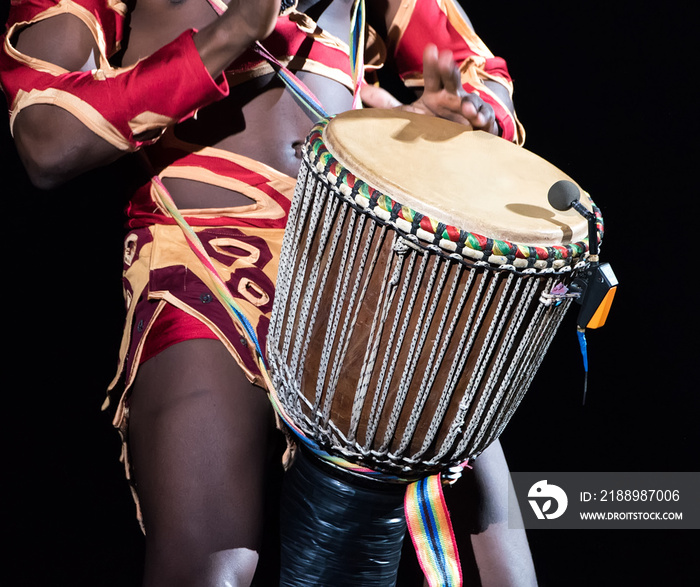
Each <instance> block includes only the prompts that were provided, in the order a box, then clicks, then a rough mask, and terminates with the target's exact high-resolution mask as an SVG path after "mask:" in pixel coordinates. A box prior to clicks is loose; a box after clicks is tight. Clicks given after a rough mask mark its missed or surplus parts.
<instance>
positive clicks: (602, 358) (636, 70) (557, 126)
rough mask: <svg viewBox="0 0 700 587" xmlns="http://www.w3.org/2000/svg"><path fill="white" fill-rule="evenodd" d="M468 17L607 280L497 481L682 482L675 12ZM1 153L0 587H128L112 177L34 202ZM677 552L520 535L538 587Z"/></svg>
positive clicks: (686, 138)
mask: <svg viewBox="0 0 700 587" xmlns="http://www.w3.org/2000/svg"><path fill="white" fill-rule="evenodd" d="M6 2H7V0H5V3H6ZM473 4H474V6H470V5H469V4H467V5H466V8H467V11H468V13H469V15H470V17H471V19H472V21H473V23H474V24H475V26H476V28H477V32H479V34H480V35H481V37H482V38H483V39H484V40H485V41H486V42H487V44H488V45H489V46H490V48H491V49H492V50H493V51H494V53H496V54H498V55H501V56H504V57H506V58H507V60H508V63H509V67H510V71H511V74H512V75H513V77H514V79H515V84H516V94H515V100H516V106H517V109H518V112H519V116H520V118H521V120H522V122H523V123H524V124H525V127H526V129H527V132H528V135H527V142H526V147H527V148H528V149H530V150H532V151H534V152H535V153H537V154H539V155H541V156H543V157H544V158H545V159H547V160H549V161H550V162H552V163H554V164H555V165H557V166H558V167H560V168H561V169H563V170H564V171H565V172H567V173H568V174H569V175H571V176H572V177H573V178H575V179H576V180H577V181H578V183H580V184H581V185H582V186H583V187H584V188H585V189H586V190H587V191H588V192H589V193H590V194H591V195H592V197H593V199H594V200H595V201H596V203H597V204H598V205H599V206H600V208H601V209H602V212H603V216H604V218H605V224H606V234H605V238H604V243H603V248H602V256H603V260H604V261H608V262H610V263H611V264H612V266H613V268H614V270H615V273H616V275H617V277H618V279H619V281H620V286H619V288H618V293H617V296H616V299H615V303H614V305H613V309H612V313H611V315H610V318H609V320H608V323H607V324H606V326H605V327H604V328H602V329H600V330H598V331H594V332H589V335H588V343H589V356H590V359H589V360H590V377H589V395H588V401H587V404H586V405H585V406H582V405H581V394H582V368H581V358H580V354H579V350H578V344H577V341H576V336H575V326H574V318H575V315H574V313H570V315H569V316H568V317H567V319H566V322H565V324H564V326H563V327H562V329H561V330H560V332H559V334H558V335H557V338H556V339H555V342H554V345H553V348H552V349H551V351H550V353H549V354H548V356H547V358H546V360H545V362H544V365H543V367H542V369H541V371H540V373H539V374H538V376H537V377H536V379H535V382H534V384H533V386H532V388H531V391H530V392H529V394H528V396H527V397H526V398H525V401H524V402H523V404H522V406H521V407H520V409H519V411H518V413H517V414H516V415H515V417H514V418H513V420H512V421H511V424H510V425H509V428H508V429H507V430H506V432H505V433H504V435H503V437H502V443H503V446H504V448H505V451H506V455H507V457H508V459H509V462H510V466H511V469H512V470H514V471H660V472H663V471H697V470H698V456H697V450H698V447H699V443H698V432H697V428H698V427H697V424H696V418H697V415H698V400H697V389H698V384H697V382H696V379H695V364H694V360H696V357H697V353H696V352H695V350H696V348H697V342H696V340H695V334H696V332H697V319H696V307H695V295H694V294H696V292H697V287H696V286H695V285H693V284H694V283H695V281H693V280H692V276H693V275H694V274H695V273H696V272H697V264H698V261H697V253H696V250H697V245H696V243H695V239H696V238H697V236H696V235H695V234H694V231H693V229H694V227H695V224H696V222H697V205H696V201H695V200H696V198H697V195H698V189H697V185H696V183H695V169H696V164H697V155H698V150H697V132H698V127H697V124H696V120H697V109H696V104H695V102H694V101H692V95H693V92H692V91H691V90H692V87H693V85H692V80H693V77H694V72H695V71H696V70H697V64H696V62H695V58H696V57H697V56H698V47H697V42H696V39H695V37H694V36H693V35H692V31H691V22H692V19H691V15H690V8H689V6H690V5H691V4H692V3H688V4H683V5H682V4H681V3H680V2H672V3H666V4H664V5H661V4H658V5H652V4H646V5H644V4H643V3H639V2H635V3H632V2H616V3H611V2H605V3H604V2H587V3H585V4H583V3H564V2H552V1H546V2H537V3H507V2H490V3H483V5H482V4H481V3H473ZM682 6H683V7H682ZM685 6H688V8H685ZM6 10H7V6H6V4H5V5H3V7H2V11H3V12H2V14H0V16H2V20H3V22H4V20H5V14H6ZM1 145H2V146H1V148H2V159H1V161H2V163H1V165H2V170H3V177H4V180H3V184H2V185H3V187H0V193H1V194H2V196H3V197H2V203H3V210H4V214H3V220H4V226H5V231H6V233H5V235H6V236H5V239H4V242H5V251H6V261H5V263H6V273H5V275H6V281H5V282H4V283H5V285H4V287H3V290H4V304H3V306H4V308H5V311H4V321H3V322H4V326H5V328H4V334H5V338H6V340H7V341H8V344H7V347H9V348H10V352H9V353H4V357H5V360H4V361H3V364H4V371H5V377H4V378H3V379H4V384H3V392H2V396H3V400H4V401H3V403H2V414H3V426H2V429H3V447H4V457H5V458H4V459H3V465H2V470H3V473H2V478H3V483H2V493H3V497H2V502H3V507H2V516H3V518H2V527H3V528H2V530H3V535H4V536H5V537H6V544H5V546H4V548H3V551H4V552H3V557H2V558H3V564H2V565H0V581H1V582H2V583H3V584H5V585H29V586H38V585H48V586H64V585H65V586H69V585H70V586H73V587H82V586H95V585H103V586H105V587H107V586H133V585H137V584H138V577H139V574H140V564H141V556H142V537H141V534H140V531H139V529H138V527H137V525H136V523H135V521H134V515H133V514H134V512H133V505H132V502H131V497H130V495H129V491H128V489H127V487H126V484H125V483H124V480H123V474H122V470H121V466H120V464H119V462H118V460H117V457H118V453H119V441H118V439H117V436H116V433H115V432H114V431H113V430H112V429H111V426H110V422H109V418H108V417H107V416H106V415H105V414H102V413H101V412H100V404H101V403H102V399H103V397H104V389H105V387H106V385H107V384H108V383H109V381H110V379H111V377H112V373H113V371H114V369H115V367H116V355H117V349H118V344H119V333H120V331H121V321H122V310H121V307H122V301H121V289H120V288H121V286H120V282H119V273H120V269H121V260H120V256H121V231H122V220H123V217H122V208H123V205H124V200H123V196H122V195H121V194H123V193H124V188H125V187H128V181H129V176H128V174H127V173H125V171H126V165H124V164H123V163H121V164H117V165H116V166H115V171H116V172H115V173H114V174H109V175H107V174H103V173H91V174H87V175H86V176H84V177H81V178H80V179H79V180H77V181H74V182H72V183H71V184H70V185H67V186H65V187H63V188H61V189H59V190H55V191H52V192H40V191H38V190H36V189H34V188H32V187H31V185H30V184H29V183H28V181H27V179H26V177H25V175H24V172H23V170H22V169H21V165H20V163H19V161H18V159H17V156H16V153H15V151H14V147H13V145H12V142H11V139H10V137H9V131H8V130H7V127H6V126H3V130H2V143H1ZM691 281H693V282H692V283H691ZM697 538H698V533H697V531H668V530H639V531H632V530H626V531H613V530H609V531H592V530H591V531H583V530H581V531H561V530H559V531H547V530H540V531H531V532H530V533H529V539H530V543H531V547H532V550H533V554H534V557H535V563H536V567H537V571H538V574H539V577H540V583H541V585H543V586H560V585H567V586H584V585H585V586H588V585H590V586H594V585H595V586H613V585H638V586H640V585H643V586H646V585H674V586H680V585H690V584H691V579H693V578H694V577H693V576H692V575H691V569H692V567H694V566H695V564H694V563H693V559H692V556H691V546H696V545H697ZM695 550H696V549H693V552H694V551H695ZM692 584H693V585H694V584H695V581H693V582H692Z"/></svg>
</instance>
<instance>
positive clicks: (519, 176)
mask: <svg viewBox="0 0 700 587" xmlns="http://www.w3.org/2000/svg"><path fill="white" fill-rule="evenodd" d="M323 140H324V143H325V145H326V147H327V148H328V151H329V152H330V153H331V154H332V155H333V156H334V157H335V159H337V161H338V162H339V163H340V164H341V165H343V166H345V167H346V168H348V169H350V170H352V173H353V174H354V175H355V176H356V177H357V178H358V179H360V180H362V181H364V182H365V183H367V184H369V185H370V186H372V187H373V188H375V189H377V190H379V191H380V192H382V193H385V194H390V195H391V197H392V198H393V199H394V200H395V201H397V202H400V203H401V204H403V205H404V206H408V207H410V208H411V209H412V210H415V211H416V212H419V213H421V214H423V215H426V216H429V217H431V218H433V219H435V220H437V221H439V222H443V223H445V224H448V225H451V226H454V227H457V228H459V229H461V230H464V231H468V232H471V233H476V234H481V235H484V236H487V237H488V238H492V239H498V240H504V241H509V242H512V243H516V244H520V245H523V246H530V247H549V246H559V245H568V244H570V243H575V242H578V241H582V240H584V239H585V238H586V237H587V236H588V226H587V222H586V220H585V219H584V218H583V217H582V216H581V215H579V214H578V213H577V212H576V211H574V210H568V211H565V212H559V211H557V210H555V209H554V208H552V207H551V206H550V205H549V202H548V200H547V194H548V191H549V188H550V187H551V186H552V185H553V184H554V183H556V182H557V181H559V180H568V181H571V182H572V183H574V184H576V182H575V181H574V180H573V179H571V178H570V177H569V176H568V175H566V174H565V173H563V172H562V171H561V170H559V169H557V168H556V167H555V166H554V165H552V164H550V163H548V162H547V161H545V160H544V159H542V158H541V157H539V156H537V155H535V154H534V153H532V152H530V151H527V150H526V149H523V148H522V147H518V146H516V145H514V144H512V143H509V142H508V141H505V140H503V139H501V138H499V137H496V136H493V135H491V134H488V133H485V132H481V131H471V130H469V129H467V128H465V127H464V126H462V125H459V124H456V123H453V122H449V121H447V120H443V119H439V118H434V117H429V116H424V115H420V114H414V113H410V112H402V111H398V110H353V111H348V112H344V113H342V114H339V115H338V116H336V117H334V118H333V119H332V120H331V121H330V122H329V123H328V125H327V126H326V128H325V129H324V131H323ZM576 185H578V184H576ZM579 189H580V186H579ZM581 195H582V197H581V203H582V204H584V205H585V206H586V207H588V208H589V209H592V203H591V202H590V201H589V200H590V199H589V198H588V197H586V195H585V193H584V192H583V191H581Z"/></svg>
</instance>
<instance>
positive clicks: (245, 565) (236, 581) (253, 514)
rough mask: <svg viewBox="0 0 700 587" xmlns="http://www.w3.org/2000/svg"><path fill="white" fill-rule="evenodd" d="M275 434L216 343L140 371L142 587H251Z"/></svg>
mask: <svg viewBox="0 0 700 587" xmlns="http://www.w3.org/2000/svg"><path fill="white" fill-rule="evenodd" d="M272 428H273V419H272V412H271V408H270V406H269V402H268V400H267V397H266V395H265V393H264V392H263V391H262V390H261V389H259V388H257V387H254V386H253V385H251V384H250V383H249V382H248V380H247V379H246V378H245V376H244V375H243V373H242V371H241V370H240V368H239V367H238V365H237V364H236V363H235V361H234V360H233V358H232V357H231V356H230V355H229V353H228V352H227V351H226V349H225V348H224V347H223V345H221V343H219V342H218V341H216V340H191V341H188V342H183V343H180V344H176V345H174V346H172V347H170V348H168V349H166V350H165V351H163V352H162V353H160V354H159V355H157V356H155V357H153V358H152V359H150V360H148V361H147V362H146V363H144V364H143V365H142V366H141V369H140V371H139V374H138V377H137V381H136V383H135V386H134V390H133V393H132V397H131V400H130V424H129V442H130V451H131V459H132V463H133V468H134V477H135V481H136V484H137V491H138V494H139V499H140V502H141V507H142V512H143V517H144V525H145V529H146V565H145V579H144V585H145V586H147V587H156V586H161V585H167V586H168V587H176V586H178V585H183V586H187V587H194V586H202V587H205V586H206V587H214V586H217V587H218V586H220V585H221V586H224V585H234V586H238V585H250V583H251V581H252V578H253V573H254V571H255V567H256V564H257V561H258V550H259V545H260V543H261V540H262V536H261V534H262V520H263V502H264V487H265V461H266V456H267V449H268V441H269V440H270V438H271V431H272Z"/></svg>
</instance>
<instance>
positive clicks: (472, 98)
mask: <svg viewBox="0 0 700 587" xmlns="http://www.w3.org/2000/svg"><path fill="white" fill-rule="evenodd" d="M461 113H462V116H464V118H466V119H467V120H468V121H469V124H471V125H472V126H473V127H474V128H475V129H476V130H484V131H486V132H490V133H492V134H496V135H497V134H499V129H498V123H497V122H496V113H495V112H494V110H493V107H492V106H491V105H490V104H488V103H486V102H484V101H483V100H482V99H481V98H480V97H479V96H478V95H477V94H466V95H465V96H464V97H463V98H462V112H461Z"/></svg>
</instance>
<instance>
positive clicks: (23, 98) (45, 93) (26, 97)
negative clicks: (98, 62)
mask: <svg viewBox="0 0 700 587" xmlns="http://www.w3.org/2000/svg"><path fill="white" fill-rule="evenodd" d="M34 104H50V105H53V106H57V107H59V108H62V109H63V110H65V111H66V112H68V113H70V114H72V115H73V116H75V117H76V118H77V119H78V120H79V121H80V122H82V123H83V124H84V125H85V126H86V127H87V128H89V129H90V130H91V131H92V132H94V133H95V134H96V135H97V136H99V137H101V138H103V139H104V140H105V141H107V142H108V143H109V144H111V145H113V146H114V147H116V148H117V149H119V150H121V151H135V150H136V149H135V148H134V147H133V146H132V145H131V144H130V143H129V141H127V140H126V139H125V138H124V137H123V136H122V134H121V133H120V132H119V131H118V130H117V129H116V128H115V127H114V126H113V125H112V124H110V122H109V121H107V119H106V118H105V117H104V116H102V114H100V112H99V111H97V110H96V109H95V108H93V107H92V106H90V104H88V103H87V102H85V101H83V100H81V99H80V98H78V97H76V96H74V95H73V94H71V93H70V92H66V91H63V90H58V89H56V88H48V89H46V90H36V89H35V90H31V91H30V92H25V91H24V90H19V91H18V92H17V97H16V98H15V101H14V103H13V104H12V108H11V110H10V132H13V126H14V122H15V119H16V118H17V114H19V113H20V112H21V111H22V110H23V109H24V108H27V107H28V106H32V105H34Z"/></svg>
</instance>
